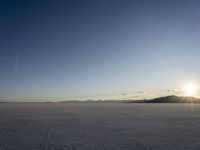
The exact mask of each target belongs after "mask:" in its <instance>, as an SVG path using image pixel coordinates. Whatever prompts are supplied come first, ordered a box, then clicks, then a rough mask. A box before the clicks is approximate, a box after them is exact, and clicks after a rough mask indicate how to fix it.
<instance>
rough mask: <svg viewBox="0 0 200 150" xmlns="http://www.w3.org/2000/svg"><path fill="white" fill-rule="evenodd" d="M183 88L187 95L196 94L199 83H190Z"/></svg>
mask: <svg viewBox="0 0 200 150" xmlns="http://www.w3.org/2000/svg"><path fill="white" fill-rule="evenodd" d="M183 90H184V92H185V94H186V95H187V96H194V95H196V93H197V91H198V85H197V84H195V83H188V84H186V85H185V86H184V89H183Z"/></svg>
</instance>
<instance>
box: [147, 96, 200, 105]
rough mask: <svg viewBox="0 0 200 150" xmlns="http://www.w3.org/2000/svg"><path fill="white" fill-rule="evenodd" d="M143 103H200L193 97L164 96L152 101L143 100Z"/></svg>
mask: <svg viewBox="0 0 200 150" xmlns="http://www.w3.org/2000/svg"><path fill="white" fill-rule="evenodd" d="M143 103H200V99H199V98H195V97H188V96H186V97H183V96H175V95H171V96H166V97H158V98H155V99H152V100H145V101H143Z"/></svg>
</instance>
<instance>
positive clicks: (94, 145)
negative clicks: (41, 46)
mask: <svg viewBox="0 0 200 150" xmlns="http://www.w3.org/2000/svg"><path fill="white" fill-rule="evenodd" d="M199 149H200V104H124V103H112V104H108V103H18V104H17V103H1V104H0V150H199Z"/></svg>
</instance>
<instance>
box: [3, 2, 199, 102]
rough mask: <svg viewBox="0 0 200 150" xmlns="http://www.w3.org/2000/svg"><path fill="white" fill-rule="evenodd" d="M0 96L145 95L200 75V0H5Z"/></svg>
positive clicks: (174, 89)
mask: <svg viewBox="0 0 200 150" xmlns="http://www.w3.org/2000/svg"><path fill="white" fill-rule="evenodd" d="M0 19H1V20H0V30H1V32H0V33H1V34H0V41H1V44H0V100H1V101H26V100H27V101H48V100H56V101H58V100H75V99H79V100H83V99H143V98H151V97H157V96H161V95H171V94H181V93H180V89H181V86H182V85H183V84H184V83H187V82H190V81H194V82H195V83H198V82H199V79H200V78H199V77H200V59H199V56H200V1H199V0H185V1H184V0H151V1H150V0H98V1H97V0H91V1H87V0H84V1H83V0H80V1H78V0H69V1H64V0H63V1H58V0H57V1H50V0H48V1H37V0H32V1H27V0H26V1H20V0H16V1H11V0H5V1H4V0H3V1H1V2H0Z"/></svg>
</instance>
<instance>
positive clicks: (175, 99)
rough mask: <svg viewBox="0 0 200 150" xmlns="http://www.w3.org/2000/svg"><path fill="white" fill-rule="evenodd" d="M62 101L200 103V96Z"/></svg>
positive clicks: (74, 101)
mask: <svg viewBox="0 0 200 150" xmlns="http://www.w3.org/2000/svg"><path fill="white" fill-rule="evenodd" d="M60 103H200V99H199V98H195V97H189V96H186V97H184V96H175V95H171V96H165V97H158V98H155V99H148V100H147V99H144V100H85V101H79V100H73V101H61V102H60Z"/></svg>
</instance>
